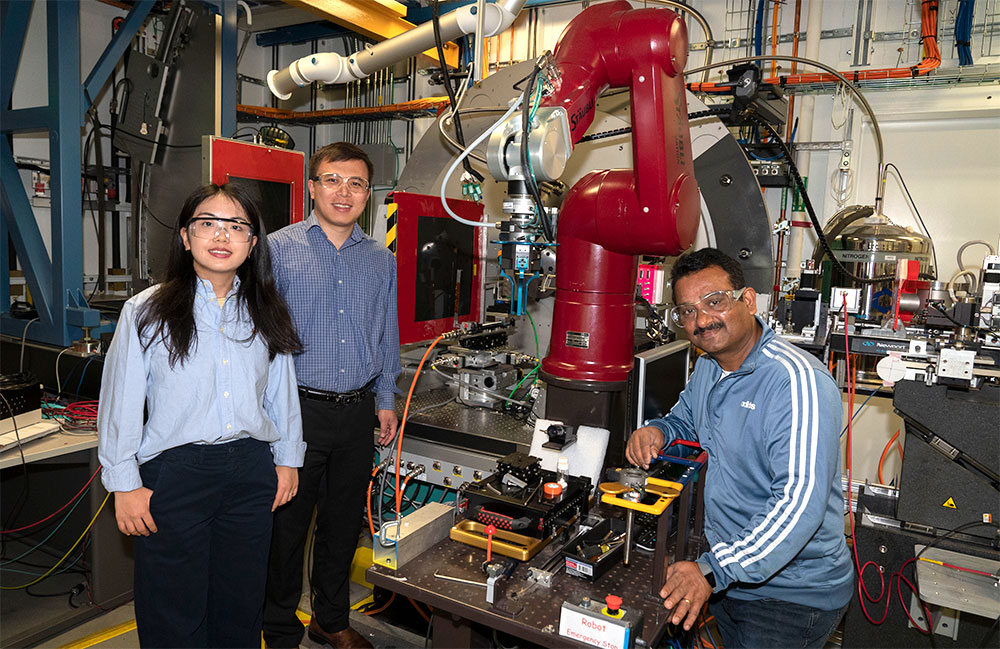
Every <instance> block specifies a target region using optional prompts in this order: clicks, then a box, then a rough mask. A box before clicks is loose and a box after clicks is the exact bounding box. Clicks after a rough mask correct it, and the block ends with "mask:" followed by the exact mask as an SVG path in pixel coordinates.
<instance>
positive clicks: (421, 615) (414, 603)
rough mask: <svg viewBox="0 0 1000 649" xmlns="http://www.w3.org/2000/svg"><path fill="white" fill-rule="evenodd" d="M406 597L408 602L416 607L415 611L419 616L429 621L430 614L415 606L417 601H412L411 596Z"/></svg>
mask: <svg viewBox="0 0 1000 649" xmlns="http://www.w3.org/2000/svg"><path fill="white" fill-rule="evenodd" d="M406 599H407V600H409V602H410V604H413V608H415V609H417V613H420V617H422V618H424V620H425V621H427V622H430V621H431V618H430V616H428V615H427V614H426V613H424V609H422V608H420V607H419V606H417V603H416V602H415V601H413V598H412V597H407V598H406Z"/></svg>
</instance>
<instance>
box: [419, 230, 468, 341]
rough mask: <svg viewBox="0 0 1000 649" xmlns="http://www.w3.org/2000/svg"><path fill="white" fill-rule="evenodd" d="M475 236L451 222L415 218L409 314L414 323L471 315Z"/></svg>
mask: <svg viewBox="0 0 1000 649" xmlns="http://www.w3.org/2000/svg"><path fill="white" fill-rule="evenodd" d="M475 235H476V233H475V228H473V227H471V226H468V225H463V224H461V223H459V222H458V221H455V220H454V219H446V218H440V217H435V216H420V217H419V219H418V222H417V285H416V304H415V306H414V314H413V319H414V320H415V321H416V322H425V321H428V320H439V319H441V318H452V317H455V316H456V315H458V316H464V315H468V314H469V313H470V312H471V311H472V286H473V284H474V281H473V280H474V277H473V276H472V267H473V260H474V258H475V244H476V236H475ZM456 311H457V314H456Z"/></svg>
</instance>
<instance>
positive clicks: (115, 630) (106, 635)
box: [59, 619, 135, 649]
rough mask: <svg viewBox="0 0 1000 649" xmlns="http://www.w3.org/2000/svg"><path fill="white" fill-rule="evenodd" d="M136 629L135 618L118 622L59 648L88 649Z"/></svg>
mask: <svg viewBox="0 0 1000 649" xmlns="http://www.w3.org/2000/svg"><path fill="white" fill-rule="evenodd" d="M133 629H135V620H134V619H133V620H129V621H128V622H122V623H121V624H116V625H115V626H113V627H111V628H110V629H104V630H103V631H98V632H96V633H91V634H90V635H88V636H84V637H82V638H80V639H79V640H76V641H74V642H70V643H69V644H64V645H62V646H61V647H59V649H87V647H93V646H94V645H95V644H100V643H102V642H106V641H108V640H111V639H112V638H117V637H118V636H120V635H125V634H126V633H128V632H129V631H132V630H133Z"/></svg>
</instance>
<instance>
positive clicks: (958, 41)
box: [955, 0, 976, 65]
mask: <svg viewBox="0 0 1000 649" xmlns="http://www.w3.org/2000/svg"><path fill="white" fill-rule="evenodd" d="M975 7H976V2H975V0H959V2H958V12H957V13H956V15H955V47H956V49H957V50H958V64H959V65H972V63H973V60H972V46H971V41H972V23H973V16H974V13H975Z"/></svg>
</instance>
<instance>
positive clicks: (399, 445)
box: [396, 334, 445, 520]
mask: <svg viewBox="0 0 1000 649" xmlns="http://www.w3.org/2000/svg"><path fill="white" fill-rule="evenodd" d="M444 336H445V334H441V335H440V336H438V337H437V338H435V339H434V342H432V343H431V346H430V347H428V348H427V351H425V352H424V355H423V358H421V359H420V364H419V365H417V371H416V373H415V374H414V375H413V380H412V381H410V391H409V392H408V393H407V395H406V405H405V406H404V407H403V421H402V422H401V423H400V424H399V434H398V435H396V520H399V519H400V518H401V516H400V511H401V510H402V504H403V493H402V492H401V491H400V490H399V460H400V455H401V454H402V452H403V431H404V430H406V420H407V418H408V417H409V415H410V401H411V400H412V399H413V390H414V388H416V387H417V379H419V378H420V371H421V370H423V369H424V362H426V361H427V357H428V356H430V353H431V350H432V349H434V347H435V346H436V345H437V344H438V343H439V342H441V339H442V338H444Z"/></svg>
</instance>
